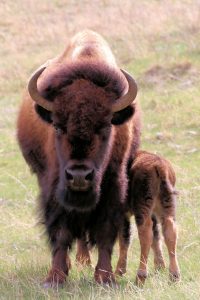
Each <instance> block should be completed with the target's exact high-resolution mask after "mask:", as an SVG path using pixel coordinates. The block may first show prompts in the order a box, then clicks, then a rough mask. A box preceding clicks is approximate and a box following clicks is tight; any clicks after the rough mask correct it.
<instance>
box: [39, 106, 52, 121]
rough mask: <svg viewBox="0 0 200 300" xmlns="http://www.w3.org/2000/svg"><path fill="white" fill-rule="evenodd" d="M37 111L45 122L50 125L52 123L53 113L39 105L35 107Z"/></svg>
mask: <svg viewBox="0 0 200 300" xmlns="http://www.w3.org/2000/svg"><path fill="white" fill-rule="evenodd" d="M35 111H36V112H37V114H38V115H39V116H40V118H41V119H42V120H43V121H45V122H47V123H50V124H51V123H52V118H51V115H52V113H51V112H50V111H48V110H46V109H45V108H43V107H42V106H40V105H38V104H36V105H35Z"/></svg>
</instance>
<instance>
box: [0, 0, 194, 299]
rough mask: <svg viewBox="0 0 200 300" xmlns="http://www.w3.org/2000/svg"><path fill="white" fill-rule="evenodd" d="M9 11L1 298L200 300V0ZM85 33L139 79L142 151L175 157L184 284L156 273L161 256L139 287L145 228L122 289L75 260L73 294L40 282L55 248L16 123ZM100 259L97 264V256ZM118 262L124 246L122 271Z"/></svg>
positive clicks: (3, 64) (0, 6)
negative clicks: (45, 75)
mask: <svg viewBox="0 0 200 300" xmlns="http://www.w3.org/2000/svg"><path fill="white" fill-rule="evenodd" d="M0 15H1V19H0V45H1V46H0V299H154V300H155V299H156V300H158V299H190V300H191V299H199V297H200V263H199V253H200V201H199V195H200V176H199V169H200V43H199V41H200V2H199V1H198V0H160V1H158V0H149V1H147V0H140V1H131V0H124V1H119V0H115V1H114V0H99V1H86V0H83V1H77V0H52V1H47V0H43V1H39V0H15V1H14V0H7V1H1V3H0ZM83 28H91V29H93V30H96V31H98V32H99V33H101V34H102V35H103V36H104V37H105V38H106V39H107V40H108V42H109V43H110V45H111V48H112V49H113V51H114V53H115V55H116V56H117V58H118V62H119V65H120V66H123V67H124V68H126V69H128V70H129V71H130V72H132V74H133V75H134V76H135V78H136V79H137V82H138V86H139V96H138V97H139V101H140V102H141V106H142V109H143V134H142V148H143V149H146V150H150V151H153V152H155V153H159V154H161V155H163V156H165V157H166V158H168V159H169V160H170V161H171V162H172V163H173V165H174V167H175V170H176V173H177V188H178V190H179V192H180V195H179V198H178V202H177V224H178V230H179V240H178V257H179V264H180V269H181V274H182V280H181V282H180V283H179V284H177V285H171V284H169V282H168V272H167V270H166V271H164V272H162V273H159V274H155V273H154V271H153V264H152V256H151V257H150V261H149V272H150V276H149V278H148V280H147V282H146V285H145V287H144V288H143V289H138V288H137V287H136V286H135V285H134V278H135V274H136V269H137V265H138V261H139V244H138V239H137V235H136V231H134V234H133V242H132V246H131V249H130V251H129V263H128V272H127V275H126V276H124V277H123V278H121V279H119V280H118V282H119V288H118V289H112V288H104V287H101V286H97V285H96V284H95V282H94V280H93V271H92V270H87V269H85V270H82V271H79V270H77V267H76V265H75V264H73V268H72V271H71V272H70V276H69V279H68V280H67V282H66V286H65V287H64V288H63V289H60V290H58V291H57V290H44V289H43V288H42V287H41V285H40V283H41V281H42V280H43V278H44V277H45V275H46V273H47V270H48V268H49V266H50V252H49V249H48V245H47V243H46V239H45V236H44V235H43V229H42V228H40V227H39V226H38V225H37V214H36V206H37V205H36V202H37V201H36V198H37V194H38V188H37V184H36V179H35V178H34V176H32V175H31V174H30V171H29V168H28V167H27V165H26V164H25V162H24V160H23V158H22V156H21V153H20V151H19V148H18V145H17V142H16V129H15V123H16V117H17V112H18V109H19V104H20V101H21V95H22V94H23V89H24V87H25V85H26V81H27V78H28V76H29V75H30V73H31V71H33V70H34V68H35V67H37V66H38V65H40V64H41V63H43V62H44V61H45V60H47V59H48V58H51V57H53V56H55V55H57V54H59V53H60V52H61V51H62V50H63V49H64V47H65V45H66V43H67V41H68V40H69V37H70V36H72V35H73V34H74V33H75V32H77V31H79V30H81V29H83ZM165 254H166V252H165ZM165 256H166V259H167V255H165ZM74 257H75V254H74V251H72V260H74ZM92 259H93V263H94V264H95V261H96V252H95V250H94V251H93V255H92ZM116 260H117V247H116V249H115V252H114V256H113V265H115V263H116ZM167 261H168V260H167Z"/></svg>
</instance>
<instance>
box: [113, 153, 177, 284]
mask: <svg viewBox="0 0 200 300" xmlns="http://www.w3.org/2000/svg"><path fill="white" fill-rule="evenodd" d="M129 179H130V191H129V199H128V202H129V203H128V205H129V214H130V212H131V213H132V214H134V216H135V220H136V225H137V229H138V236H139V240H140V247H141V255H140V263H139V268H138V271H137V276H136V284H138V285H140V284H143V283H144V282H145V279H146V277H147V259H148V255H149V250H150V248H151V247H152V249H153V252H154V263H155V268H156V269H159V268H164V267H165V262H164V259H163V253H162V245H161V239H160V234H159V228H158V221H159V222H160V223H161V226H162V232H163V236H164V240H165V244H166V246H167V249H168V253H169V274H170V279H171V280H172V281H179V280H180V271H179V266H178V262H177V254H176V242H177V230H176V224H175V202H176V194H177V193H176V191H175V181H176V177H175V172H174V170H173V168H172V166H171V164H170V163H169V162H168V161H167V160H166V159H164V158H162V157H160V156H158V155H155V154H151V153H148V152H145V151H138V152H137V155H136V158H135V160H134V162H133V164H132V166H131V170H130V175H129ZM119 246H120V258H119V261H118V264H117V270H116V272H117V273H118V274H120V271H121V274H122V273H125V272H126V260H127V249H128V247H127V242H126V241H123V236H122V235H121V236H120V243H119Z"/></svg>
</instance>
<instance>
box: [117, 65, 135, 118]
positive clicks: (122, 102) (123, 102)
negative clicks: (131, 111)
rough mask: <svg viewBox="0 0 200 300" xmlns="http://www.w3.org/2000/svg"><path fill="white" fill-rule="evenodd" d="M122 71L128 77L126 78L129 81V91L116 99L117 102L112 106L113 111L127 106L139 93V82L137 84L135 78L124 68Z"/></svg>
mask: <svg viewBox="0 0 200 300" xmlns="http://www.w3.org/2000/svg"><path fill="white" fill-rule="evenodd" d="M121 71H122V73H123V74H124V76H125V77H126V80H127V81H128V92H127V93H126V94H125V95H124V96H122V97H121V98H119V99H117V100H116V103H114V104H113V106H112V111H113V112H117V111H120V110H122V109H124V108H126V107H127V106H128V105H130V104H131V103H132V102H133V101H134V99H135V97H136V95H137V84H136V82H135V80H134V79H133V77H132V76H131V75H130V74H129V73H127V72H126V71H124V70H122V69H121Z"/></svg>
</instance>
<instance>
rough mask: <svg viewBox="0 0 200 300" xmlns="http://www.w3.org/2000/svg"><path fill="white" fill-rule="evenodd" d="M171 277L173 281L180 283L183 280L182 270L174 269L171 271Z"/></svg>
mask: <svg viewBox="0 0 200 300" xmlns="http://www.w3.org/2000/svg"><path fill="white" fill-rule="evenodd" d="M169 279H170V281H171V282H174V283H176V282H177V283H178V282H180V280H181V274H180V271H174V272H170V273H169Z"/></svg>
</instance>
